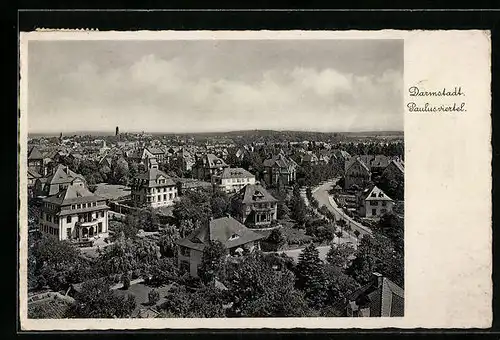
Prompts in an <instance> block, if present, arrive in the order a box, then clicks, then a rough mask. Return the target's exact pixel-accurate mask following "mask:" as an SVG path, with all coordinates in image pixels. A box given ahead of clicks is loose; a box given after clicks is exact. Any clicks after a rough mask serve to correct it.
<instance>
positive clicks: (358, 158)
mask: <svg viewBox="0 0 500 340" xmlns="http://www.w3.org/2000/svg"><path fill="white" fill-rule="evenodd" d="M356 163H358V164H360V165H361V167H363V168H364V169H365V170H366V171H368V172H370V167H369V166H368V165H367V164H366V163H365V161H363V160H362V159H361V156H355V157H351V158H350V159H349V160H348V161H347V163H346V167H345V170H346V171H347V170H349V169H350V168H351V167H352V166H353V165H354V164H356Z"/></svg>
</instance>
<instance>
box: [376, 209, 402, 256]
mask: <svg viewBox="0 0 500 340" xmlns="http://www.w3.org/2000/svg"><path fill="white" fill-rule="evenodd" d="M378 230H380V231H381V232H382V234H384V235H385V236H387V237H388V238H389V239H390V240H391V241H392V242H393V244H394V247H395V249H396V251H397V252H400V253H403V250H404V221H403V219H402V218H400V217H399V216H397V215H396V214H394V213H388V214H384V215H383V216H382V217H381V218H380V221H379V223H378Z"/></svg>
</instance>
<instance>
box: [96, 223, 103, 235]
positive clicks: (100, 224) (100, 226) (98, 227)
mask: <svg viewBox="0 0 500 340" xmlns="http://www.w3.org/2000/svg"><path fill="white" fill-rule="evenodd" d="M97 232H98V233H102V222H99V224H98V225H97Z"/></svg>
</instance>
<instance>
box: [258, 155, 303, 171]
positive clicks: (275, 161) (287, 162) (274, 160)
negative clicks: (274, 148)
mask: <svg viewBox="0 0 500 340" xmlns="http://www.w3.org/2000/svg"><path fill="white" fill-rule="evenodd" d="M263 165H264V166H265V167H274V166H277V167H279V168H288V167H295V166H297V163H295V161H294V160H293V159H291V158H289V157H286V156H285V155H284V152H280V153H279V154H277V155H274V156H272V157H271V158H269V159H266V160H265V161H264V162H263Z"/></svg>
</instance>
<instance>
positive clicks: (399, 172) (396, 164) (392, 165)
mask: <svg viewBox="0 0 500 340" xmlns="http://www.w3.org/2000/svg"><path fill="white" fill-rule="evenodd" d="M389 174H391V175H392V176H391V178H403V176H404V174H405V166H404V162H403V161H402V160H400V159H393V160H391V161H390V162H389V164H388V165H387V167H386V168H385V169H384V171H383V172H382V176H385V175H389Z"/></svg>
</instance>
